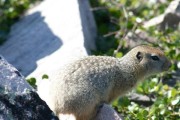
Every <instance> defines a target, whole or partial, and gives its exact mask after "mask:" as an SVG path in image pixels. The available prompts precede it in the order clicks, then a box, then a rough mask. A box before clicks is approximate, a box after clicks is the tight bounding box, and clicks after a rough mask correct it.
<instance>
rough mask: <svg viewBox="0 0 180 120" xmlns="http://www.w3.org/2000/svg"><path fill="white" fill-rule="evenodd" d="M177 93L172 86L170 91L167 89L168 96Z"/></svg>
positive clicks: (173, 95)
mask: <svg viewBox="0 0 180 120" xmlns="http://www.w3.org/2000/svg"><path fill="white" fill-rule="evenodd" d="M176 94H177V91H176V89H174V88H172V89H171V90H170V91H168V98H171V97H175V96H176Z"/></svg>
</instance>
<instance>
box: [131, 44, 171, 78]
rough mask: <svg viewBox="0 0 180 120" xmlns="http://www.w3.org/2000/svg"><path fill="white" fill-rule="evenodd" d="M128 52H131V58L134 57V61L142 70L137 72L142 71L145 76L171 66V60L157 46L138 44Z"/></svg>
mask: <svg viewBox="0 0 180 120" xmlns="http://www.w3.org/2000/svg"><path fill="white" fill-rule="evenodd" d="M130 52H132V53H133V56H132V57H133V59H136V63H137V64H138V66H139V67H140V68H141V70H142V71H139V72H144V73H145V76H149V75H153V74H156V73H160V72H163V71H166V70H168V69H169V68H170V66H171V62H170V61H169V60H168V59H167V57H166V56H165V55H164V53H163V52H162V51H161V50H160V49H159V48H155V47H150V46H146V45H140V46H137V47H135V48H133V49H132V50H131V51H130Z"/></svg>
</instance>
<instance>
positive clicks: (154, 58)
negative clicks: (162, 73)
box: [151, 56, 159, 61]
mask: <svg viewBox="0 0 180 120" xmlns="http://www.w3.org/2000/svg"><path fill="white" fill-rule="evenodd" d="M151 58H152V59H153V60H154V61H158V60H159V57H158V56H151Z"/></svg>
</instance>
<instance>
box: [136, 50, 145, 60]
mask: <svg viewBox="0 0 180 120" xmlns="http://www.w3.org/2000/svg"><path fill="white" fill-rule="evenodd" d="M136 58H137V59H138V60H139V62H140V61H141V60H142V59H143V54H142V53H141V52H137V54H136Z"/></svg>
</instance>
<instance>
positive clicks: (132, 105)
mask: <svg viewBox="0 0 180 120" xmlns="http://www.w3.org/2000/svg"><path fill="white" fill-rule="evenodd" d="M169 3H170V1H166V2H165V3H161V2H160V1H158V0H153V1H151V2H150V1H149V2H148V1H146V0H132V1H130V0H98V1H94V0H91V5H92V10H93V13H94V15H95V19H96V23H97V28H98V37H97V45H98V48H97V49H98V50H97V51H95V52H94V53H95V54H97V55H110V56H115V57H122V56H123V55H124V54H125V53H126V52H127V50H128V48H127V46H128V45H127V44H128V43H127V42H126V40H124V38H125V36H126V35H127V34H128V33H133V32H135V31H137V30H139V31H144V32H146V33H147V34H148V35H149V36H151V37H153V38H155V39H156V42H154V43H147V44H149V45H151V46H158V47H160V48H161V49H163V50H164V51H165V54H166V55H167V56H168V57H169V58H170V59H171V61H172V63H173V65H172V67H171V70H169V71H168V72H165V73H162V74H160V75H157V76H153V77H151V78H149V79H147V80H146V81H144V82H143V83H141V84H139V85H138V86H137V88H136V89H135V90H134V91H133V92H136V93H138V94H142V95H145V96H148V97H149V98H150V100H151V102H152V103H153V104H151V105H149V106H144V105H143V104H141V103H136V102H133V101H132V100H131V99H129V97H127V96H125V97H122V98H119V99H117V100H116V101H114V102H113V103H112V105H113V107H114V108H115V109H116V110H117V111H118V112H119V113H120V114H121V115H122V116H124V118H125V120H145V119H148V120H177V119H179V116H180V83H179V80H180V72H179V71H180V66H179V65H178V64H179V63H180V47H179V46H180V34H179V32H180V28H178V29H176V30H173V29H171V28H166V30H165V31H161V30H160V29H159V28H158V26H154V27H150V28H144V27H143V21H148V20H150V19H151V18H153V17H156V16H158V15H160V14H162V13H163V12H164V11H165V9H166V8H167V6H168V5H169ZM117 50H118V51H117ZM178 66H179V67H178ZM176 75H177V76H176Z"/></svg>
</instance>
